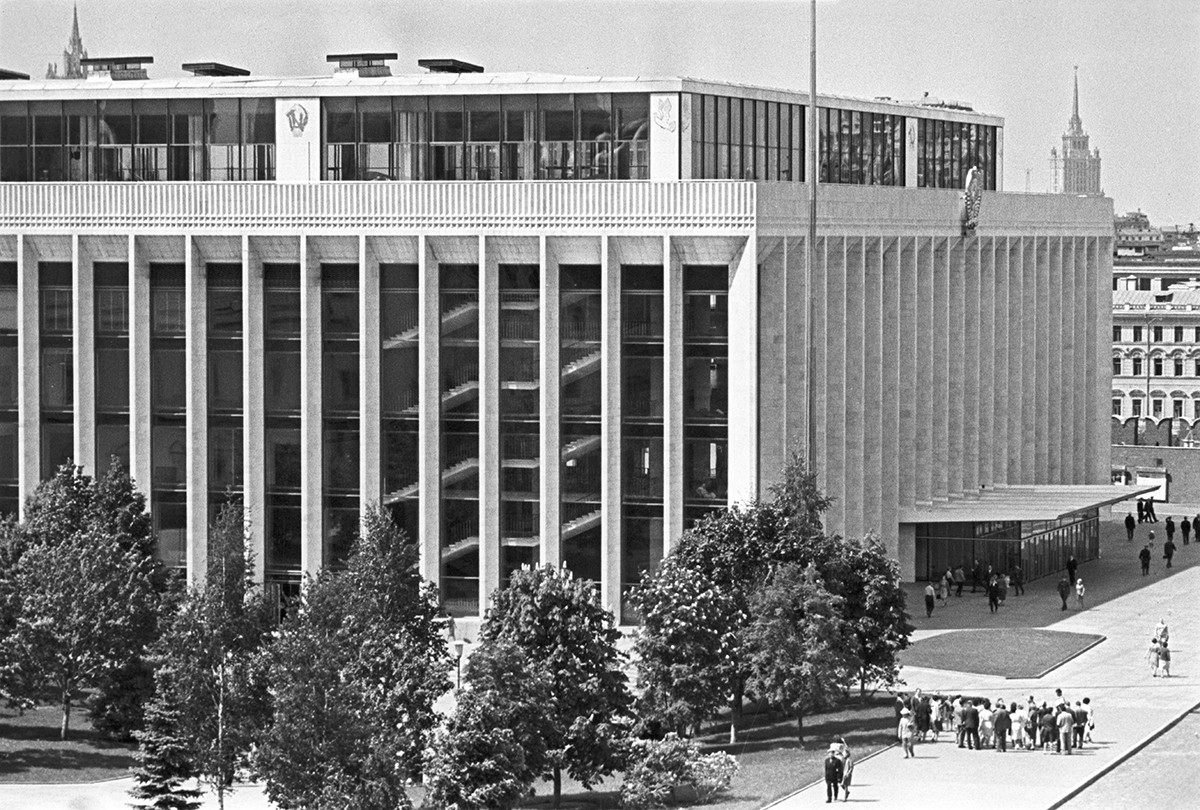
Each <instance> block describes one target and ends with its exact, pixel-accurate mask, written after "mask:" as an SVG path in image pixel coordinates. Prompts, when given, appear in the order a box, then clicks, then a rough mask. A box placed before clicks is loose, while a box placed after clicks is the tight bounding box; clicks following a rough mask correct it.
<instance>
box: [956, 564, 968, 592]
mask: <svg viewBox="0 0 1200 810" xmlns="http://www.w3.org/2000/svg"><path fill="white" fill-rule="evenodd" d="M966 581H967V575H966V574H964V573H963V567H962V565H961V564H959V566H958V567H957V568H955V569H954V586H955V587H956V588H957V589H958V590H957V591H956V592H955V594H954V595H955V596H957V597H960V598H961V597H962V589H963V585H964V584H965V583H966Z"/></svg>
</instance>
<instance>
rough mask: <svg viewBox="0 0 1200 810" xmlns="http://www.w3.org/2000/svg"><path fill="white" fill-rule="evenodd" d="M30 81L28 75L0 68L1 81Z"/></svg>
mask: <svg viewBox="0 0 1200 810" xmlns="http://www.w3.org/2000/svg"><path fill="white" fill-rule="evenodd" d="M18 80H19V81H29V74H28V73H18V72H17V71H15V70H5V69H4V68H0V81H18Z"/></svg>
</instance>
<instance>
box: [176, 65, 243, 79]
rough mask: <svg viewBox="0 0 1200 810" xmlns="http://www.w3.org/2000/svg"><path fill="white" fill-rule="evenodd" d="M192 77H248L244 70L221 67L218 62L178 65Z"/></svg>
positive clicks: (226, 66) (227, 66)
mask: <svg viewBox="0 0 1200 810" xmlns="http://www.w3.org/2000/svg"><path fill="white" fill-rule="evenodd" d="M180 67H182V68H183V69H184V70H186V71H187V72H188V73H190V74H192V75H193V76H249V75H250V71H248V70H246V69H245V68H239V67H231V66H230V65H222V64H221V63H220V62H185V63H184V64H182V65H180Z"/></svg>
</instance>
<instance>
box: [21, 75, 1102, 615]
mask: <svg viewBox="0 0 1200 810" xmlns="http://www.w3.org/2000/svg"><path fill="white" fill-rule="evenodd" d="M388 56H390V55H386V54H359V55H347V56H342V57H332V58H333V59H334V60H335V61H338V62H339V64H340V65H341V67H340V68H339V70H338V72H336V73H334V74H333V75H330V76H328V77H325V78H316V79H313V78H304V79H270V80H264V79H256V78H253V77H248V76H244V75H238V74H239V73H244V72H239V71H235V70H234V69H231V68H227V67H225V66H221V65H214V64H211V63H203V64H195V65H191V66H190V68H191V69H192V70H193V71H194V72H196V73H197V74H198V75H197V76H196V77H195V78H191V79H182V80H181V79H170V80H165V81H160V80H153V79H147V78H144V76H145V73H144V71H143V70H142V64H144V62H145V60H141V64H139V62H138V60H131V59H118V60H107V61H98V62H96V64H95V65H93V70H92V75H91V77H90V78H89V79H87V80H83V81H75V82H62V81H55V82H30V81H16V80H9V81H0V133H4V135H3V137H2V138H0V303H2V305H0V317H2V318H3V321H2V322H0V363H2V368H0V380H2V381H3V383H4V385H3V386H0V508H3V509H4V510H18V509H20V508H21V503H22V501H23V498H24V497H25V496H26V495H27V494H28V493H29V492H30V491H31V490H32V489H33V488H34V487H35V486H36V485H37V483H38V482H39V481H40V480H41V479H43V478H44V477H46V476H47V475H49V474H50V473H51V472H52V471H53V470H54V469H55V467H56V466H57V465H58V464H60V463H62V462H63V461H65V460H67V459H71V460H73V461H74V462H75V463H77V464H80V465H82V466H83V467H84V469H85V470H87V471H89V472H92V471H97V470H100V469H102V468H103V467H104V466H105V465H107V464H108V463H109V459H110V458H112V457H114V456H115V457H117V458H120V459H121V460H122V462H123V463H126V464H127V465H128V466H129V468H130V469H131V470H132V473H133V475H134V477H135V479H136V480H137V482H138V485H139V486H140V487H141V488H142V489H143V490H144V491H145V492H146V493H147V495H148V496H149V498H150V503H151V507H152V511H153V514H154V520H155V525H156V529H157V531H158V535H159V539H160V545H161V548H162V553H163V555H164V557H165V558H166V559H167V561H168V562H170V563H171V564H176V565H180V566H186V568H187V569H188V570H189V572H190V573H192V574H193V575H195V574H196V573H197V572H199V571H202V570H203V567H204V561H205V554H206V543H207V527H208V525H209V521H210V520H211V518H212V516H213V514H214V510H215V509H216V508H217V507H218V505H219V504H220V503H221V502H222V501H223V499H224V498H225V497H226V494H227V493H228V492H229V491H234V492H236V493H238V494H240V495H241V497H242V498H243V499H244V501H245V503H246V506H247V508H248V511H249V516H250V533H251V536H252V538H253V542H254V544H255V547H256V549H257V555H256V558H257V561H258V562H257V565H258V571H257V574H258V576H259V577H260V578H262V579H264V580H266V581H268V582H273V583H278V584H282V585H287V584H288V583H295V582H297V581H298V580H299V577H300V576H301V575H302V574H303V573H305V572H308V573H311V572H314V571H316V570H318V569H319V568H321V567H322V566H324V565H329V564H336V563H337V562H338V560H339V559H340V558H341V557H342V556H343V555H344V554H345V553H346V550H347V549H348V548H349V545H350V543H351V540H352V537H353V534H354V531H355V529H356V527H357V524H358V520H359V514H360V510H361V508H362V507H363V506H364V505H366V504H369V503H379V504H381V505H383V506H384V507H385V508H387V509H389V510H390V511H391V512H392V514H393V516H394V517H395V518H396V520H397V521H398V522H399V523H400V525H401V526H403V527H404V528H405V529H406V531H408V532H409V533H410V534H411V535H412V536H413V537H414V538H415V539H416V541H417V542H418V543H419V545H420V549H421V560H422V563H421V564H422V570H423V572H424V574H425V575H426V576H427V577H428V578H429V579H430V580H432V581H435V582H437V583H439V585H440V587H441V591H442V595H443V598H444V600H445V602H446V605H447V607H448V608H449V609H450V610H451V611H452V612H454V613H456V614H458V615H477V614H478V613H479V612H480V611H481V610H482V609H483V608H484V606H485V605H486V599H487V596H488V594H490V593H491V591H492V590H493V589H494V588H496V587H497V586H499V585H500V584H502V583H503V581H504V580H505V578H506V576H507V575H508V572H510V571H512V570H513V569H514V568H516V567H518V566H521V565H523V564H529V563H534V562H540V563H554V564H558V563H561V564H565V565H567V566H569V567H570V568H571V569H572V570H573V571H574V572H575V573H576V574H578V575H580V576H586V577H589V578H592V579H594V580H596V581H597V582H599V583H600V585H601V588H602V590H603V593H604V598H605V601H606V603H607V604H609V605H610V606H612V607H613V608H614V609H615V610H620V609H621V607H622V602H623V599H622V596H623V594H624V593H625V591H626V590H627V589H628V587H629V586H630V585H631V584H632V583H633V582H635V581H636V580H637V578H638V577H639V575H640V573H641V571H642V570H644V569H646V568H647V567H650V566H653V565H654V564H655V563H656V562H657V561H658V560H659V559H660V558H661V557H662V555H663V554H664V553H666V552H668V551H669V550H670V546H671V544H672V542H674V541H675V540H676V539H677V538H678V537H679V536H680V534H681V533H682V532H683V531H684V530H685V529H686V527H687V526H688V525H689V524H690V523H691V521H693V520H695V519H697V518H699V517H701V516H703V515H704V514H706V513H707V512H709V511H711V510H713V509H718V508H721V507H722V506H725V505H728V504H730V503H736V502H739V501H744V500H746V499H750V498H754V497H757V496H760V495H765V494H766V489H767V487H768V486H769V485H770V484H771V483H772V482H773V481H774V480H775V479H776V476H777V474H778V471H779V470H780V468H781V467H782V465H783V464H784V462H785V460H786V458H787V457H788V455H789V454H790V453H791V452H793V451H803V450H804V449H805V441H806V436H807V435H808V433H809V421H808V420H809V419H811V420H813V421H812V425H813V428H814V430H813V432H814V434H815V436H816V446H815V447H814V451H815V457H816V463H817V471H818V475H819V480H820V485H821V486H822V488H823V489H824V490H825V491H826V492H827V493H828V494H829V495H831V496H832V497H833V498H834V502H833V507H832V508H831V510H830V512H829V514H828V516H827V517H828V525H827V528H828V529H830V530H831V531H836V532H839V533H843V534H848V535H861V534H863V533H866V532H877V533H878V534H879V535H880V536H881V537H882V538H883V539H884V541H885V542H886V543H887V545H888V547H889V549H890V550H892V551H893V552H894V553H895V554H896V556H897V557H898V558H899V560H900V562H901V566H902V570H903V571H904V574H905V576H906V577H908V578H913V577H924V576H929V575H937V574H940V573H941V571H940V570H939V569H941V568H944V566H945V564H946V563H947V562H948V561H954V562H958V561H961V559H962V558H963V557H970V556H971V555H976V556H980V557H985V558H987V559H989V560H995V561H996V562H997V563H999V564H1006V563H1011V562H1012V561H1013V560H1014V559H1017V560H1021V561H1022V562H1023V564H1025V565H1026V566H1027V568H1026V570H1027V572H1028V573H1030V574H1032V575H1037V574H1038V573H1045V571H1047V570H1053V569H1054V568H1056V567H1058V566H1059V565H1060V564H1061V562H1062V560H1060V559H1058V555H1060V554H1061V553H1062V549H1064V548H1070V549H1073V550H1074V551H1075V553H1076V554H1077V556H1081V557H1086V556H1088V555H1089V554H1090V553H1094V546H1095V541H1096V508H1097V506H1098V505H1100V504H1102V503H1107V502H1109V501H1111V500H1113V499H1116V498H1120V497H1124V495H1125V493H1124V491H1121V492H1119V493H1118V492H1117V491H1116V490H1113V489H1112V488H1111V487H1109V486H1107V481H1108V473H1109V447H1110V445H1109V438H1108V436H1107V435H1105V433H1104V429H1103V428H1104V425H1105V414H1106V410H1105V409H1106V408H1107V404H1106V401H1105V397H1104V396H1103V394H1104V392H1106V391H1108V390H1109V387H1110V380H1109V375H1108V364H1107V360H1106V357H1105V353H1106V352H1107V351H1108V345H1107V335H1108V329H1109V317H1110V312H1111V302H1110V300H1109V285H1108V281H1109V279H1110V278H1111V274H1112V269H1111V262H1112V239H1113V231H1112V208H1111V203H1110V201H1108V200H1105V199H1102V198H1093V199H1077V198H1074V197H1067V196H1063V195H1024V194H1022V195H1007V194H1003V193H1000V192H999V191H998V185H999V178H1000V177H1001V175H1002V162H1003V145H1002V144H1003V121H1002V120H1001V119H999V118H996V117H994V116H988V115H982V114H979V113H976V112H973V111H968V110H961V109H945V108H934V107H924V106H921V105H905V104H899V103H896V102H889V101H879V100H874V101H860V100H854V99H842V98H834V97H829V98H819V99H817V100H816V103H817V104H818V105H819V107H818V117H819V121H820V138H821V140H820V144H819V150H818V151H819V158H818V164H817V165H816V166H813V165H810V164H809V162H808V160H807V157H806V149H805V138H804V120H805V110H806V108H807V105H809V104H810V103H811V100H810V99H809V98H808V97H807V96H806V95H804V94H802V93H796V92H792V91H782V90H771V89H766V88H751V87H745V86H741V85H733V84H724V83H718V82H701V81H695V80H690V79H680V78H663V79H646V78H642V79H617V78H601V79H595V78H590V79H582V78H571V77H561V76H548V75H542V74H517V75H514V74H495V75H493V74H488V73H484V72H479V70H478V69H476V68H475V67H474V66H471V65H465V64H463V63H458V62H454V61H453V60H435V61H433V62H430V63H427V67H429V68H431V70H432V71H433V72H430V73H426V74H419V75H405V76H391V75H390V71H388V70H387V68H386V66H384V64H383V62H384V60H385V59H386V58H387V57H388ZM139 76H140V77H143V78H123V77H139ZM43 132H45V133H51V132H53V133H57V134H58V135H57V137H58V138H59V140H57V141H55V140H54V139H53V138H51V137H50V136H49V135H47V136H46V137H45V138H43V137H40V135H39V133H43ZM973 167H977V168H978V169H979V170H980V171H979V172H978V176H979V177H980V178H981V180H982V181H983V183H982V185H983V187H984V190H983V191H982V194H981V197H980V198H979V200H978V203H979V205H978V212H979V215H978V221H977V223H975V227H974V228H970V229H965V228H964V207H965V206H964V199H963V196H964V195H963V194H962V192H961V190H960V189H961V188H962V186H963V183H964V180H965V177H966V174H967V172H968V171H969V170H970V169H971V168H973ZM813 174H816V175H818V176H819V178H820V181H821V190H820V199H821V203H820V209H819V211H820V213H819V217H818V222H817V226H818V237H817V241H816V243H815V252H814V253H815V258H816V261H815V264H814V265H813V266H812V267H811V269H810V268H809V267H808V266H807V257H808V255H809V251H808V244H807V238H806V234H807V231H808V219H807V217H808V214H807V211H808V208H807V197H806V194H807V185H806V184H805V179H806V178H808V177H810V176H811V175H813ZM30 181H36V182H30ZM198 181H200V182H198ZM810 312H811V317H812V322H811V324H810V323H809V322H808V318H809V313H810ZM809 333H811V334H812V336H813V340H812V342H811V343H809V342H808V340H807V338H806V335H807V334H809ZM810 360H811V368H812V371H813V374H812V376H811V378H810V377H809V375H808V369H809V368H810ZM1064 544H1066V545H1064ZM1062 559H1065V556H1064V557H1063V558H1062ZM627 618H628V617H627Z"/></svg>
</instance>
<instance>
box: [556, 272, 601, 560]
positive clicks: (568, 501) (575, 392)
mask: <svg viewBox="0 0 1200 810" xmlns="http://www.w3.org/2000/svg"><path fill="white" fill-rule="evenodd" d="M558 272H559V299H560V300H559V341H560V345H559V363H560V366H561V370H560V377H559V381H560V384H561V386H562V388H561V390H560V394H559V413H560V416H559V429H560V442H561V444H560V446H561V459H562V468H561V472H560V475H559V481H560V486H561V490H562V495H561V506H560V508H561V517H562V525H561V528H560V534H559V536H560V537H561V539H562V561H563V563H564V564H565V565H566V566H567V568H569V569H571V571H572V572H573V573H574V574H575V576H577V577H580V578H582V579H590V580H593V581H594V582H599V581H600V571H601V568H600V554H601V551H600V550H601V546H602V544H603V537H602V535H601V515H602V512H601V508H600V507H601V501H600V493H601V489H600V482H601V475H600V471H601V461H602V459H601V455H600V414H601V403H602V401H603V395H604V391H603V389H602V388H601V387H600V367H601V352H600V335H601V329H602V324H603V318H604V310H603V308H602V306H601V301H602V298H601V294H600V283H601V282H600V265H560V266H559V268H558Z"/></svg>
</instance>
